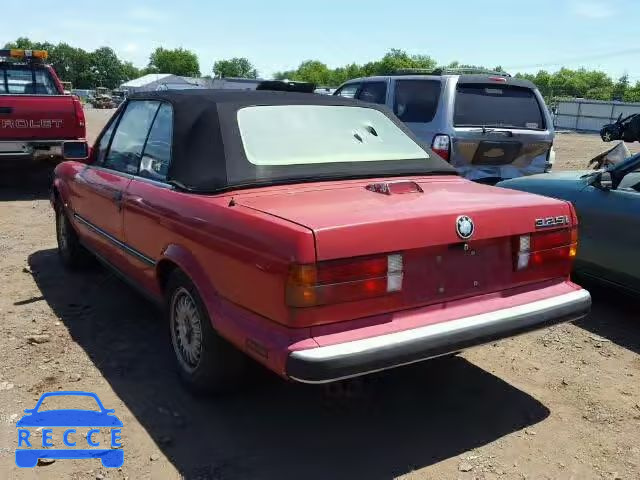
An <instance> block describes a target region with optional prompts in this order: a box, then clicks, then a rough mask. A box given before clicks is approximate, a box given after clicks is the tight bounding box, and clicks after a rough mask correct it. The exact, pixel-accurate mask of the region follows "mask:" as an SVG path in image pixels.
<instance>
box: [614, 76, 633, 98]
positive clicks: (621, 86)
mask: <svg viewBox="0 0 640 480" xmlns="http://www.w3.org/2000/svg"><path fill="white" fill-rule="evenodd" d="M628 89H629V75H627V74H626V73H625V74H624V75H622V76H621V77H620V78H619V79H618V81H617V82H616V83H615V85H614V86H613V91H612V93H611V96H612V98H613V100H622V99H623V98H624V96H625V94H626V93H627V90H628Z"/></svg>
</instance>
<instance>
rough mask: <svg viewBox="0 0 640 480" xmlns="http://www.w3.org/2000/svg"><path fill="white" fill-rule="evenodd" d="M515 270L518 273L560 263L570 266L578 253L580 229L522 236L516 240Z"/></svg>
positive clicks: (564, 229)
mask: <svg viewBox="0 0 640 480" xmlns="http://www.w3.org/2000/svg"><path fill="white" fill-rule="evenodd" d="M514 247H515V248H514V251H515V259H514V268H515V270H517V271H521V270H527V269H529V268H534V267H541V266H545V265H550V264H553V263H558V262H565V263H567V264H570V263H571V262H572V261H573V259H574V258H575V257H576V255H577V253H578V229H577V228H576V227H573V228H563V229H561V230H552V231H549V232H536V233H532V234H527V235H520V236H518V237H516V238H515V239H514Z"/></svg>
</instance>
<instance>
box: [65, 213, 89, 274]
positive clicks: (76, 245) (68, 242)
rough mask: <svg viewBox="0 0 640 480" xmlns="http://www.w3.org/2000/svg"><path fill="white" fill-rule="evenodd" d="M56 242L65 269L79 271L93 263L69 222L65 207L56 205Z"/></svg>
mask: <svg viewBox="0 0 640 480" xmlns="http://www.w3.org/2000/svg"><path fill="white" fill-rule="evenodd" d="M56 240H57V241H58V255H59V256H60V259H61V260H62V263H63V264H64V266H65V267H67V268H69V269H72V270H77V269H81V268H83V267H86V266H87V265H88V264H89V263H90V261H91V254H90V253H89V252H88V250H87V249H86V248H84V247H83V246H82V244H81V243H80V240H79V239H78V234H77V233H76V231H75V230H74V229H73V225H71V222H69V218H67V214H66V213H65V211H64V207H63V206H62V205H61V204H60V203H57V204H56Z"/></svg>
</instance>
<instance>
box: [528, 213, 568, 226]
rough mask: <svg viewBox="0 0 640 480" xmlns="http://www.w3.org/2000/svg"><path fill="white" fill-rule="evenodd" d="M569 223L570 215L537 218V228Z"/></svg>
mask: <svg viewBox="0 0 640 480" xmlns="http://www.w3.org/2000/svg"><path fill="white" fill-rule="evenodd" d="M562 225H569V216H568V215H561V216H559V217H547V218H536V228H548V227H560V226H562Z"/></svg>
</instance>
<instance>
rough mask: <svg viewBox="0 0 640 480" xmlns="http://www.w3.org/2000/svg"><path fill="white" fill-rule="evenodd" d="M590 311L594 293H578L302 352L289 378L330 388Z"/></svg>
mask: <svg viewBox="0 0 640 480" xmlns="http://www.w3.org/2000/svg"><path fill="white" fill-rule="evenodd" d="M590 308H591V296H590V295H589V292H587V291H586V290H582V289H578V290H573V291H569V292H567V293H563V294H561V295H557V296H553V297H550V298H544V299H542V300H536V301H532V302H528V303H524V304H520V305H515V306H510V307H507V308H502V309H498V310H494V311H490V312H486V313H480V314H476V315H471V316H465V317H460V318H456V319H452V320H448V321H443V322H439V323H433V324H430V325H425V326H421V327H417V328H413V329H409V330H402V331H398V332H394V333H389V334H383V335H378V336H373V337H368V338H362V339H358V340H353V341H346V342H343V343H333V344H330V345H325V346H319V347H316V348H310V349H305V350H296V351H293V352H291V353H290V354H289V357H288V359H287V364H286V370H287V376H288V377H289V378H291V379H292V380H296V381H299V382H304V383H326V382H331V381H335V380H340V379H344V378H349V377H355V376H359V375H364V374H367V373H372V372H376V371H380V370H385V369H388V368H393V367H398V366H401V365H407V364H410V363H415V362H419V361H421V360H427V359H429V358H434V357H438V356H440V355H445V354H447V353H452V352H457V351H460V350H463V349H466V348H470V347H473V346H477V345H482V344H485V343H489V342H493V341H495V340H499V339H502V338H506V337H511V336H514V335H518V334H521V333H526V332H529V331H532V330H537V329H540V328H544V327H548V326H550V325H554V324H557V323H562V322H570V321H574V320H578V319H580V318H582V317H584V316H586V315H587V314H588V313H589V310H590Z"/></svg>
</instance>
